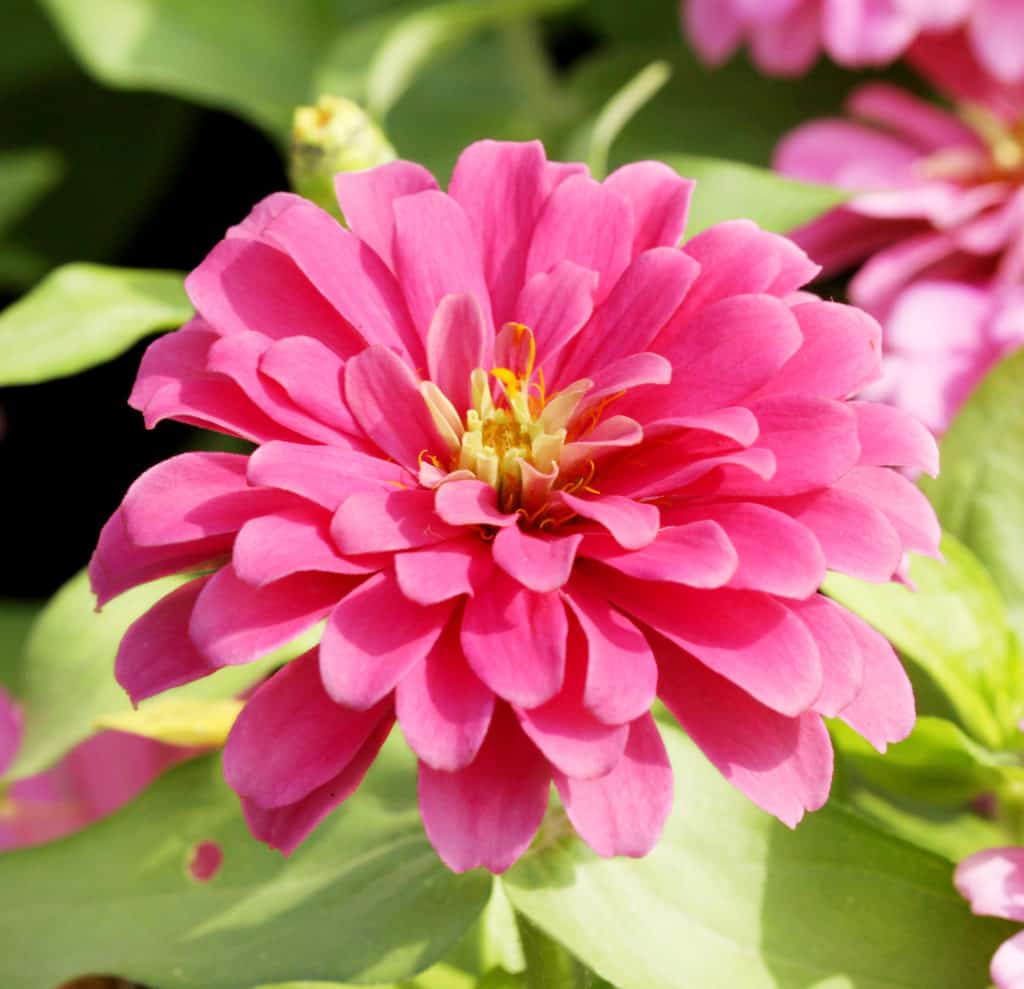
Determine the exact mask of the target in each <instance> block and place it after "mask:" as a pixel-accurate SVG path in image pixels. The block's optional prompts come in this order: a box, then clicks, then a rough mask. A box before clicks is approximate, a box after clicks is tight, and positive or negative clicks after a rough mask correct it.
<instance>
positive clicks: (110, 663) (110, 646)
mask: <svg viewBox="0 0 1024 989" xmlns="http://www.w3.org/2000/svg"><path fill="white" fill-rule="evenodd" d="M183 582H184V579H183V578H181V577H169V578H167V579H165V580H158V581H154V582H153V583H151V584H145V585H143V586H142V587H137V588H135V589H133V590H131V591H128V592H127V593H126V594H122V595H121V596H120V597H118V598H115V599H114V600H113V601H111V602H110V603H109V604H107V605H106V606H105V607H104V608H103V611H101V612H99V613H98V614H97V612H96V610H95V608H96V599H95V597H94V596H93V594H92V591H91V590H90V589H89V581H88V578H87V576H86V574H85V573H80V574H78V575H77V576H76V577H73V578H72V579H71V580H70V581H68V583H67V584H65V585H64V586H63V587H62V588H61V589H60V590H59V591H58V592H57V594H56V595H55V596H54V598H53V599H52V600H51V601H50V603H49V604H48V605H47V606H46V607H45V608H44V609H43V611H42V613H41V614H40V615H39V617H38V619H37V620H36V622H35V624H34V626H33V627H32V631H31V632H30V634H29V637H28V641H27V643H26V645H25V649H24V653H23V656H22V658H21V662H20V664H19V667H18V670H17V673H16V676H15V677H14V682H13V684H12V689H13V692H14V694H15V696H17V698H18V700H19V701H20V703H21V705H22V708H23V710H24V713H25V734H24V737H23V739H22V744H21V748H20V749H19V751H18V755H17V757H16V758H15V761H14V764H13V765H12V766H11V767H10V769H9V771H8V775H7V778H9V779H20V778H21V777H24V776H31V775H33V774H35V773H37V772H39V771H40V770H42V769H45V768H46V767H47V766H49V765H50V764H52V763H54V762H56V761H57V760H58V759H59V758H60V757H61V756H62V755H63V754H64V753H65V752H67V751H68V750H69V749H71V748H72V747H73V746H75V745H77V744H78V743H79V742H81V741H82V740H84V739H86V738H88V737H89V735H91V734H92V733H93V731H94V730H95V726H96V722H97V721H98V720H99V719H102V718H104V717H107V716H110V715H116V714H120V713H126V712H129V711H131V709H132V707H131V703H130V702H129V700H128V697H127V695H126V694H125V693H124V691H123V690H122V689H121V687H120V686H119V685H118V683H117V681H116V680H115V679H114V657H115V656H116V655H117V647H118V645H119V644H120V642H121V639H122V637H123V636H124V633H125V630H126V629H127V628H128V626H129V625H130V624H131V623H132V622H133V621H134V620H135V619H136V618H138V616H139V615H141V614H142V613H143V612H144V611H146V610H147V609H148V608H149V607H150V606H152V605H153V604H154V603H155V602H156V601H157V600H159V598H161V597H162V596H163V595H164V594H167V593H169V592H170V591H172V590H173V589H174V588H175V587H178V586H179V585H180V584H182V583H183ZM305 641H306V640H305V639H303V640H299V641H297V642H296V643H294V644H292V645H290V646H288V647H286V648H285V649H284V650H279V651H278V652H277V653H273V654H271V655H270V656H267V657H265V658H263V659H261V660H258V661H257V662H256V663H250V664H247V665H245V666H234V667H226V668H225V669H222V670H219V671H218V672H217V673H215V674H214V675H213V676H210V677H207V678H206V679H204V680H197V681H196V682H195V683H190V684H187V685H185V686H183V687H178V688H176V689H175V690H171V691H167V692H165V693H163V694H161V695H160V696H158V697H154V698H151V699H150V700H148V701H143V702H142V704H141V705H140V707H141V708H142V709H145V708H146V707H147V706H152V705H159V704H161V703H166V702H168V701H171V700H174V699H177V698H195V699H202V698H219V697H232V696H235V695H236V694H239V693H241V692H242V691H243V690H245V689H246V688H247V687H249V686H251V685H252V684H253V683H256V682H257V681H258V680H260V679H261V678H262V677H264V676H266V674H267V673H268V672H269V671H270V670H272V669H273V668H274V667H275V666H277V665H280V664H281V663H282V662H285V661H286V660H287V659H291V658H292V657H294V656H295V655H297V654H298V652H299V651H300V650H301V648H302V643H304V642H305Z"/></svg>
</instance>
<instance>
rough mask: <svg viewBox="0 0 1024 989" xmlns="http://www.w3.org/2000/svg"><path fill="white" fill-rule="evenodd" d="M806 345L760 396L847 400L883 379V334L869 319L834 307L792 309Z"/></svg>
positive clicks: (858, 312)
mask: <svg viewBox="0 0 1024 989" xmlns="http://www.w3.org/2000/svg"><path fill="white" fill-rule="evenodd" d="M793 315H794V316H795V317H796V321H797V323H799V324H800V332H801V333H802V334H803V338H804V339H803V344H801V346H800V349H799V350H798V351H797V352H796V353H795V354H794V355H793V356H792V357H791V358H790V359H789V360H788V361H787V362H786V363H785V364H784V365H783V366H782V368H781V369H780V370H779V371H778V373H777V374H776V375H775V376H774V377H773V378H772V379H771V380H770V381H769V382H768V383H767V384H766V385H765V387H764V389H763V390H762V394H769V395H781V394H786V393H793V394H796V393H799V394H803V395H811V396H818V397H820V398H846V397H847V396H848V395H852V394H853V393H854V392H858V391H860V390H861V388H863V387H864V386H865V385H868V384H870V383H871V382H872V381H874V380H875V379H876V378H877V377H878V374H879V362H880V359H881V353H882V330H881V327H880V326H879V325H878V323H877V322H876V321H875V320H874V319H872V318H871V317H870V316H869V315H868V314H867V313H865V312H862V311H861V310H860V309H855V308H854V307H853V306H843V305H839V304H838V303H835V302H808V303H805V304H803V305H799V306H795V307H793Z"/></svg>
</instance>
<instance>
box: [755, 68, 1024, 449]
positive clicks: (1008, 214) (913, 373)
mask: <svg viewBox="0 0 1024 989" xmlns="http://www.w3.org/2000/svg"><path fill="white" fill-rule="evenodd" d="M964 78H965V77H964ZM1001 92H1003V93H1004V95H1005V93H1006V91H1005V90H1001ZM1013 105H1014V103H1013V101H1011V100H1009V99H1006V100H1004V101H1002V102H994V103H993V104H992V106H990V107H982V106H981V105H977V104H967V105H965V106H963V107H962V108H961V111H960V113H959V115H955V114H954V113H951V112H948V111H945V110H942V109H940V108H938V107H936V106H934V105H932V104H930V103H925V102H924V101H922V100H920V99H918V98H917V97H915V96H912V95H911V94H909V93H906V92H904V91H903V90H900V89H896V88H895V87H892V86H887V85H877V84H873V85H868V86H864V87H862V88H860V89H858V90H856V91H855V92H854V93H853V95H852V97H851V99H850V103H849V110H850V113H851V114H852V115H853V117H854V118H855V119H853V120H845V119H837V120H819V121H814V122H812V123H809V124H805V125H804V126H802V127H799V128H797V129H796V130H795V131H793V132H792V133H791V134H790V135H789V136H787V137H786V138H784V139H783V141H782V143H781V144H780V145H779V148H778V149H777V151H776V158H775V164H776V167H777V168H778V169H779V170H780V171H782V172H784V173H785V174H787V175H791V176H794V177H798V178H803V179H809V180H812V181H819V182H828V183H832V184H835V185H838V186H841V187H844V188H847V189H851V190H853V191H855V192H856V193H857V194H856V195H855V196H854V197H853V198H852V199H851V200H850V201H849V202H848V203H847V204H846V205H845V206H843V207H841V208H839V209H836V210H833V211H832V212H830V213H828V214H826V215H825V216H824V217H822V218H820V219H818V220H815V221H812V222H811V223H810V224H808V225H807V226H805V227H804V228H802V229H801V230H798V231H796V232H795V233H794V235H793V236H794V239H795V240H796V241H797V242H798V243H799V244H801V245H802V246H803V247H804V248H805V249H807V250H808V251H809V252H811V253H812V254H813V255H814V256H815V257H816V258H817V259H818V260H820V261H821V262H822V263H823V264H824V266H825V268H826V270H829V271H838V270H841V269H843V268H845V267H848V266H850V265H852V264H854V263H856V262H860V261H862V260H864V259H867V262H866V264H864V266H863V267H862V268H861V269H860V271H859V272H858V273H857V274H856V275H855V276H854V278H853V279H852V280H851V282H850V290H849V291H850V298H851V300H852V301H853V302H854V303H856V304H857V305H859V306H862V307H863V308H864V309H866V310H867V311H868V312H870V313H872V315H874V316H876V317H877V318H878V319H880V320H881V321H882V324H883V325H884V326H885V327H886V347H885V350H886V362H885V371H884V376H883V380H882V381H881V382H880V383H879V385H877V386H876V387H875V388H874V389H873V390H872V392H871V393H870V394H871V395H872V396H873V397H877V398H882V399H886V400H889V401H894V402H895V403H897V404H899V405H901V406H903V407H904V408H906V409H908V410H909V411H911V412H913V413H914V415H916V416H918V417H919V418H921V419H922V420H923V421H924V422H926V423H927V424H928V425H929V426H930V427H931V428H932V429H933V430H935V431H937V432H939V431H942V430H943V429H945V427H946V426H947V425H948V423H949V421H950V420H951V419H952V417H953V415H954V414H955V412H956V410H957V409H958V408H959V406H960V405H961V403H962V402H963V400H964V399H965V397H966V396H967V394H968V393H969V392H970V391H971V389H973V387H974V386H975V385H976V384H977V383H978V382H979V381H980V380H981V378H982V377H983V375H984V374H985V372H986V371H987V370H988V369H989V368H990V367H991V366H992V365H993V364H994V363H995V362H996V361H997V360H998V359H999V358H1000V357H1001V356H1003V355H1004V354H1005V353H1006V352H1007V351H1009V350H1012V349H1014V348H1015V347H1018V346H1020V344H1021V343H1022V342H1024V100H1021V101H1020V103H1019V104H1018V109H1017V111H1015V113H1014V114H1013V115H1011V114H1010V107H1011V106H1013Z"/></svg>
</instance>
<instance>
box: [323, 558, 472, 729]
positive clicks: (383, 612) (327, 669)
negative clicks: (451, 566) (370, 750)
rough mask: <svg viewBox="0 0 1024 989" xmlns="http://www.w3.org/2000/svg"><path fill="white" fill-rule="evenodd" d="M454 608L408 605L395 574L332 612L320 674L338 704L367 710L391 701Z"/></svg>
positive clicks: (354, 593) (362, 587) (377, 580)
mask: <svg viewBox="0 0 1024 989" xmlns="http://www.w3.org/2000/svg"><path fill="white" fill-rule="evenodd" d="M451 610H452V605H451V604H450V603H449V604H435V605H430V606H423V605H419V604H415V603H414V602H412V601H409V600H407V599H406V598H405V597H404V596H403V595H402V593H401V592H400V591H399V589H398V585H397V584H396V582H395V578H394V577H393V576H391V575H390V574H377V575H376V576H374V577H371V578H370V579H369V580H367V581H366V582H365V583H364V584H362V585H360V586H359V587H358V588H356V589H355V590H354V591H352V593H351V594H349V595H347V596H346V597H345V598H344V600H342V601H341V603H340V604H338V606H337V607H336V608H335V609H334V611H332V612H331V617H330V618H329V619H328V622H327V627H326V628H325V629H324V635H323V639H322V640H321V642H320V673H321V676H322V678H323V682H324V687H325V688H326V690H327V693H328V694H329V695H330V696H331V698H333V699H334V700H335V701H337V703H339V704H344V705H345V706H346V707H351V708H355V709H356V710H359V711H363V710H366V709H367V708H370V707H372V706H373V705H374V704H376V703H378V702H379V701H380V700H381V699H382V698H384V697H386V696H387V695H388V694H389V693H390V692H391V691H392V690H393V689H394V687H395V685H396V684H397V683H398V682H399V681H400V680H401V679H402V677H403V676H404V675H405V674H406V673H407V672H408V671H409V670H410V669H411V668H412V667H413V666H414V665H416V664H417V663H419V662H420V661H421V660H422V659H423V657H424V656H426V655H427V653H428V652H429V651H430V650H431V648H432V647H433V645H434V643H435V642H436V641H437V638H438V636H439V635H440V634H441V631H442V629H443V628H444V626H445V622H446V621H447V620H448V616H449V614H450V613H451Z"/></svg>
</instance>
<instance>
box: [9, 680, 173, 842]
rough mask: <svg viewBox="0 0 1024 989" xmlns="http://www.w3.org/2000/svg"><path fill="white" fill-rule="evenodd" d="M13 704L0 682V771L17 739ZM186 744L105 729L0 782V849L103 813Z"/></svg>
mask: <svg viewBox="0 0 1024 989" xmlns="http://www.w3.org/2000/svg"><path fill="white" fill-rule="evenodd" d="M21 732H22V718H21V713H20V711H19V709H18V706H17V705H16V704H15V703H14V701H13V700H12V699H11V698H10V696H9V695H8V694H7V693H6V691H4V689H3V688H2V687H0V775H2V774H3V773H4V772H5V771H6V770H7V768H8V766H10V764H11V762H12V761H13V759H14V756H15V755H16V753H17V751H18V747H19V745H20V744H21ZM192 754H193V752H192V750H188V749H181V748H176V747H173V746H170V745H163V744H161V743H160V742H154V741H152V740H150V739H148V738H139V737H137V736H135V735H126V734H124V733H122V732H116V731H105V732H100V733H99V734H98V735H94V736H93V737H92V738H90V739H88V740H86V741H85V742H82V743H81V744H80V745H77V746H76V747H75V748H74V749H72V751H71V752H69V753H68V755H67V756H65V757H64V759H63V760H61V762H59V763H58V764H57V765H56V766H54V767H53V768H52V769H48V770H46V772H43V773H39V774H38V775H36V776H31V777H28V778H27V779H23V780H18V781H17V782H15V783H12V784H10V785H9V786H8V787H7V788H6V789H3V788H0V851H4V850H7V849H11V848H23V847H26V846H28V845H37V844H40V843H41V842H45V841H52V840H53V839H54V838H60V837H62V836H63V835H66V834H71V833H72V832H74V831H78V830H80V829H81V828H84V827H85V826H86V825H87V824H91V823H92V822H93V821H95V820H98V819H99V818H101V817H105V816H106V815H107V814H110V813H112V812H113V811H115V810H117V808H119V807H121V806H122V805H124V804H125V803H127V802H128V801H129V800H131V799H132V797H134V796H135V795H136V794H138V793H139V792H140V791H141V790H142V789H144V788H145V787H146V786H147V785H148V784H149V783H150V782H152V780H153V779H155V778H156V777H157V776H159V775H160V774H161V773H163V772H164V771H165V770H167V769H169V768H170V767H171V766H173V765H175V764H177V763H178V762H181V761H182V759H186V758H188V757H189V756H190V755H192Z"/></svg>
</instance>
